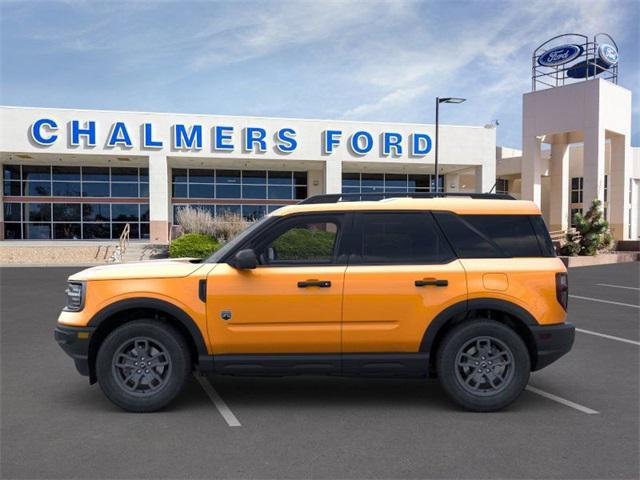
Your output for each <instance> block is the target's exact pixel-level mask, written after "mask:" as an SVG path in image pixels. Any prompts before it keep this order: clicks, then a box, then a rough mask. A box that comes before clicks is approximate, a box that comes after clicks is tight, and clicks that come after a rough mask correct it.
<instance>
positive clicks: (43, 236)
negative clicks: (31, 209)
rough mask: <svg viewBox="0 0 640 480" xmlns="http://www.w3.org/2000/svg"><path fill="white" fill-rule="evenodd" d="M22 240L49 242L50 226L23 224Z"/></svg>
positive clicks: (44, 224) (46, 224)
mask: <svg viewBox="0 0 640 480" xmlns="http://www.w3.org/2000/svg"><path fill="white" fill-rule="evenodd" d="M24 238H25V239H26V240H49V239H50V238H51V224H50V223H25V224H24Z"/></svg>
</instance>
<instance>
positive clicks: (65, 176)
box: [52, 167, 80, 182]
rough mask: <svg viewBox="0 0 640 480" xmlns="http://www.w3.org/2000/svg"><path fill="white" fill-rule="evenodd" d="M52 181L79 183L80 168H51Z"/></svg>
mask: <svg viewBox="0 0 640 480" xmlns="http://www.w3.org/2000/svg"><path fill="white" fill-rule="evenodd" d="M52 177H53V181H54V182H55V181H56V180H58V181H77V182H79V181H80V167H53V175H52Z"/></svg>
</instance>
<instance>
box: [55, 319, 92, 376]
mask: <svg viewBox="0 0 640 480" xmlns="http://www.w3.org/2000/svg"><path fill="white" fill-rule="evenodd" d="M93 331H94V329H93V328H90V327H67V326H63V325H58V326H57V327H56V328H55V330H54V331H53V337H54V338H55V340H56V342H58V344H59V345H60V347H61V348H62V350H64V351H65V353H66V354H67V355H69V356H70V357H71V358H73V361H74V362H75V364H76V369H77V370H78V372H80V374H81V375H84V376H87V377H88V376H89V373H90V372H89V342H90V341H91V335H92V334H93Z"/></svg>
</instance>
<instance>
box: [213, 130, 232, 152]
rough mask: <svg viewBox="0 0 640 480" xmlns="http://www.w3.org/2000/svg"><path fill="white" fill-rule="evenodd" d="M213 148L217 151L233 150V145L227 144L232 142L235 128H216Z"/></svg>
mask: <svg viewBox="0 0 640 480" xmlns="http://www.w3.org/2000/svg"><path fill="white" fill-rule="evenodd" d="M214 132H215V133H214V141H213V148H215V149H216V150H233V144H232V143H227V142H230V141H231V140H232V137H231V134H232V133H233V127H215V128H214Z"/></svg>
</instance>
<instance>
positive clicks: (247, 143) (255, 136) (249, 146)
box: [244, 127, 267, 152]
mask: <svg viewBox="0 0 640 480" xmlns="http://www.w3.org/2000/svg"><path fill="white" fill-rule="evenodd" d="M266 136H267V132H266V130H265V129H264V128H259V127H247V128H246V129H245V136H244V149H245V150H246V151H247V152H253V151H255V150H254V148H253V147H254V146H255V145H257V146H258V151H259V152H266V151H267V142H266V141H265V140H264V139H265V137H266Z"/></svg>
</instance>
